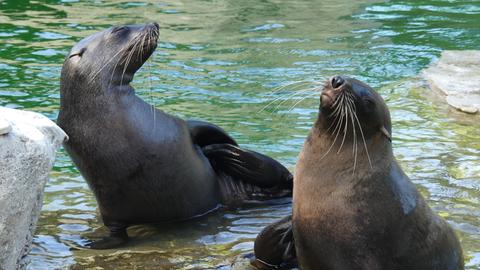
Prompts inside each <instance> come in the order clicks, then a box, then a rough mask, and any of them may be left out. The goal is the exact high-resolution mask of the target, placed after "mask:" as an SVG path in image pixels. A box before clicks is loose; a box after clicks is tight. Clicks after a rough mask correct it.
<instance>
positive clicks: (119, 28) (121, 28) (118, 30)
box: [112, 26, 127, 34]
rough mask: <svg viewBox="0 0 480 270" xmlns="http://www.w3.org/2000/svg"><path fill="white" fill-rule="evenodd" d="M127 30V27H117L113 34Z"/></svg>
mask: <svg viewBox="0 0 480 270" xmlns="http://www.w3.org/2000/svg"><path fill="white" fill-rule="evenodd" d="M125 29H127V28H126V27H125V26H116V27H114V28H113V29H112V34H113V33H116V32H120V31H123V30H125Z"/></svg>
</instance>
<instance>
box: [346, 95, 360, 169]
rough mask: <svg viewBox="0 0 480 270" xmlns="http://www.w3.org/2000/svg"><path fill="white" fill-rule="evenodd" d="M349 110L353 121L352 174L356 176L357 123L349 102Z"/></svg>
mask: <svg viewBox="0 0 480 270" xmlns="http://www.w3.org/2000/svg"><path fill="white" fill-rule="evenodd" d="M353 106H355V104H353ZM347 108H348V114H349V116H350V118H351V120H352V130H353V145H352V147H353V150H352V151H353V154H354V155H353V171H352V173H353V174H355V169H356V166H357V156H358V146H357V133H356V131H355V129H356V128H355V122H354V118H353V115H352V114H353V108H352V103H350V102H348V103H347Z"/></svg>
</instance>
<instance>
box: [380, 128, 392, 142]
mask: <svg viewBox="0 0 480 270" xmlns="http://www.w3.org/2000/svg"><path fill="white" fill-rule="evenodd" d="M380 132H382V134H383V135H385V137H387V139H388V140H389V141H390V142H392V136H391V135H390V132H388V130H387V129H386V128H385V126H382V127H381V128H380Z"/></svg>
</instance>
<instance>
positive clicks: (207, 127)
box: [187, 120, 238, 147]
mask: <svg viewBox="0 0 480 270" xmlns="http://www.w3.org/2000/svg"><path fill="white" fill-rule="evenodd" d="M187 126H188V129H189V130H190V136H191V137H192V140H193V142H194V143H195V144H196V145H198V146H200V147H203V146H207V145H210V144H215V143H228V144H233V145H238V144H237V142H236V141H235V140H234V139H233V138H232V137H230V135H228V134H227V132H225V130H223V129H222V128H220V127H219V126H216V125H214V124H212V123H208V122H204V121H198V120H188V121H187Z"/></svg>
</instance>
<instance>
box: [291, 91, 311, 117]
mask: <svg viewBox="0 0 480 270" xmlns="http://www.w3.org/2000/svg"><path fill="white" fill-rule="evenodd" d="M316 95H317V93H310V94H308V95H307V96H305V97H302V98H301V99H300V100H299V101H297V102H295V104H293V106H292V107H290V109H289V110H288V112H286V113H285V114H288V113H290V112H291V111H292V110H293V109H295V107H296V106H297V105H298V104H300V103H301V102H303V101H305V100H306V99H308V98H311V97H312V96H316Z"/></svg>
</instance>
